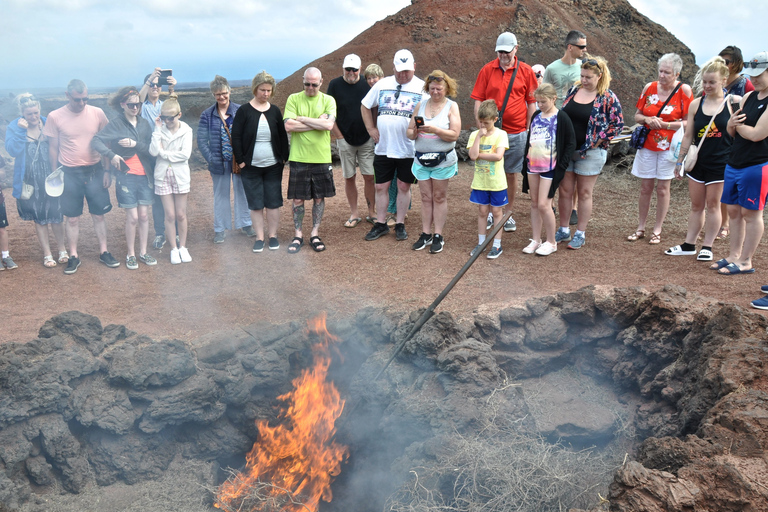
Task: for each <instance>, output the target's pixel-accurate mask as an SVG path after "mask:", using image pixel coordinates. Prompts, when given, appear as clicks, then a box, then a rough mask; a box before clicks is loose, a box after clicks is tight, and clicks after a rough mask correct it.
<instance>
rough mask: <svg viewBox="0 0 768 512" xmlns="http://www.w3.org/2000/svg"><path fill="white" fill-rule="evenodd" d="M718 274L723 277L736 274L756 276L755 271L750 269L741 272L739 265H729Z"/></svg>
mask: <svg viewBox="0 0 768 512" xmlns="http://www.w3.org/2000/svg"><path fill="white" fill-rule="evenodd" d="M723 270H727V272H723ZM717 273H718V274H720V275H723V276H735V275H736V274H754V273H755V269H754V268H750V269H749V270H741V269H740V268H739V266H738V265H737V264H735V263H729V264H727V265H726V266H724V267H723V268H721V269H720V270H718V271H717Z"/></svg>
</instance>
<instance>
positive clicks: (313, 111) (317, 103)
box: [283, 92, 336, 164]
mask: <svg viewBox="0 0 768 512" xmlns="http://www.w3.org/2000/svg"><path fill="white" fill-rule="evenodd" d="M323 114H328V115H329V116H333V117H334V118H335V117H336V100H334V99H333V97H331V96H328V95H327V94H325V93H322V92H318V93H317V95H316V96H313V97H311V98H310V97H309V96H307V95H306V94H304V93H303V92H297V93H295V94H291V95H290V96H288V101H286V102H285V114H284V115H283V119H284V120H285V119H296V118H297V117H299V116H304V117H311V118H313V119H318V118H320V116H321V115H323ZM288 158H289V160H290V161H292V162H300V163H303V164H329V163H331V132H330V131H328V130H310V131H308V132H293V133H291V153H290V155H289V157H288Z"/></svg>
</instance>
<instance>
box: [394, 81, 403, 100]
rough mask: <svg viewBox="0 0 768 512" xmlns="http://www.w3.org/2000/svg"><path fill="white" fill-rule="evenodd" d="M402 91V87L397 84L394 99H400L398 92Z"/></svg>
mask: <svg viewBox="0 0 768 512" xmlns="http://www.w3.org/2000/svg"><path fill="white" fill-rule="evenodd" d="M402 89H403V86H402V85H400V84H397V90H396V91H395V99H397V98H399V97H400V91H401V90H402Z"/></svg>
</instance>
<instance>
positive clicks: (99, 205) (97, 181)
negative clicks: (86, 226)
mask: <svg viewBox="0 0 768 512" xmlns="http://www.w3.org/2000/svg"><path fill="white" fill-rule="evenodd" d="M61 168H62V169H63V170H64V191H63V192H62V193H61V213H63V214H64V216H65V217H79V216H81V215H82V214H83V198H85V200H86V201H88V211H89V212H90V213H91V215H104V214H105V213H107V212H108V211H110V210H111V209H112V202H111V201H110V199H109V189H106V188H104V182H103V181H102V180H103V179H104V169H103V168H102V166H101V164H100V163H98V164H94V165H89V166H85V167H65V166H63V165H62V166H61Z"/></svg>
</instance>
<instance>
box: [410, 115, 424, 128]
mask: <svg viewBox="0 0 768 512" xmlns="http://www.w3.org/2000/svg"><path fill="white" fill-rule="evenodd" d="M413 122H414V123H416V128H421V127H422V126H424V118H423V117H421V116H414V118H413Z"/></svg>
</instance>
